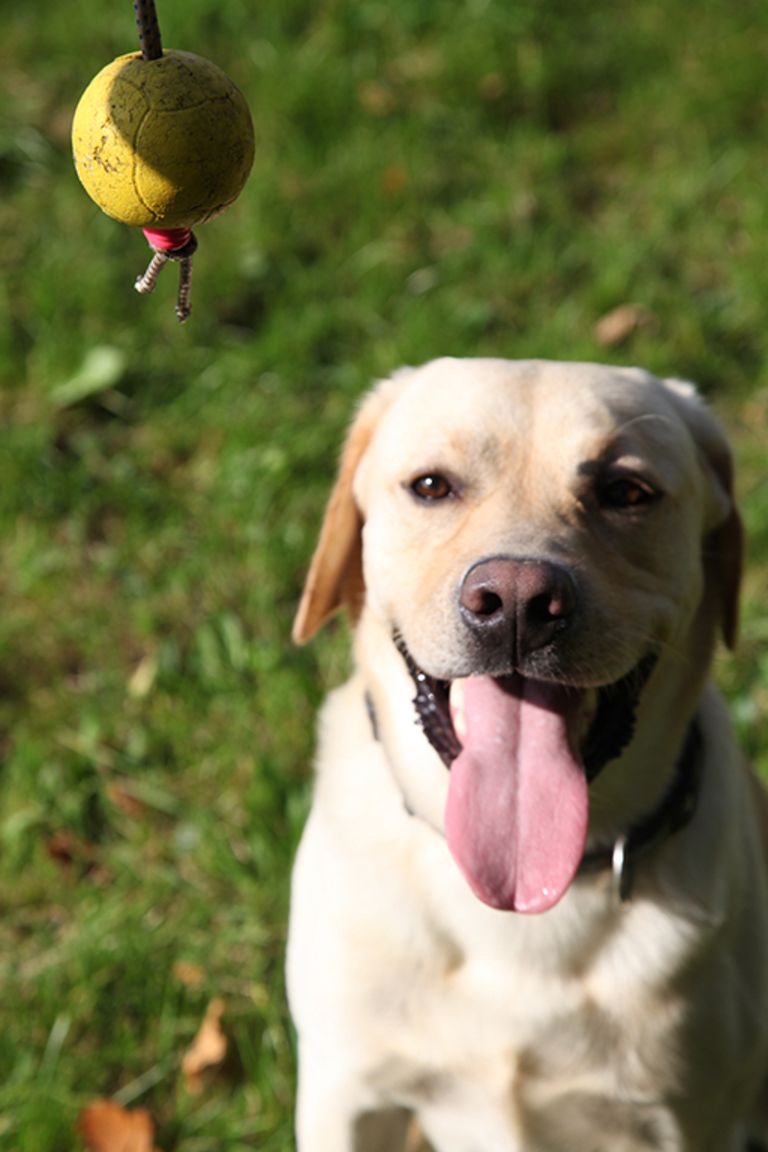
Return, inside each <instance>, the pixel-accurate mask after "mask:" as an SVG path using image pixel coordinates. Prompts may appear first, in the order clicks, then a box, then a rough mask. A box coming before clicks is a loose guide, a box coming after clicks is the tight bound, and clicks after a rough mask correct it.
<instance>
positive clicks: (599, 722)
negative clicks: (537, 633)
mask: <svg viewBox="0 0 768 1152" xmlns="http://www.w3.org/2000/svg"><path fill="white" fill-rule="evenodd" d="M393 639H394V642H395V645H396V647H397V649H398V651H399V652H400V655H401V656H402V657H403V660H404V661H405V664H406V667H407V668H408V671H409V672H410V674H411V679H412V680H413V682H414V685H415V687H416V695H415V696H414V698H413V706H414V708H415V710H416V716H417V719H418V722H419V724H420V725H421V727H422V729H423V731H424V735H425V736H426V737H427V739H428V740H429V742H430V744H431V745H432V747H433V748H434V749H435V751H436V752H437V753H438V755H439V756H440V758H441V760H442V761H443V763H444V764H445V765H446V767H447V768H450V766H451V764H452V763H453V761H454V760H455V759H456V757H457V756H458V755H459V753H460V752H461V742H460V741H459V739H458V737H457V735H456V731H455V729H454V727H453V721H452V720H451V713H450V708H449V705H448V697H449V693H450V688H451V682H450V681H449V680H440V679H438V678H437V677H434V676H430V675H429V673H428V672H425V671H424V670H423V669H422V668H420V667H419V666H418V664H417V663H416V661H415V660H414V658H413V656H412V655H411V653H410V651H409V649H408V646H407V644H406V643H405V641H404V639H403V637H402V635H401V634H400V633H399V632H398V631H395V633H394V635H393ZM657 659H658V656H657V653H655V652H649V653H648V654H647V655H646V656H644V657H642V659H641V660H640V661H639V662H638V663H637V664H636V665H635V666H634V668H632V669H631V670H630V671H629V672H628V673H627V674H626V675H624V676H622V677H621V678H620V679H618V680H616V681H614V682H613V683H610V684H605V685H600V686H598V687H597V708H596V710H595V715H594V718H593V720H592V723H591V724H590V727H589V731H588V732H587V734H586V737H585V738H584V741H583V742H582V746H581V749H580V754H581V760H582V763H583V765H584V772H585V774H586V777H587V779H588V780H589V781H590V782H591V781H592V780H594V778H595V777H596V776H597V775H598V773H599V772H600V771H601V769H602V768H604V767H605V765H606V764H608V763H609V762H610V761H611V760H616V759H617V758H618V757H619V756H620V755H621V753H622V752H623V751H624V749H625V748H626V747H627V745H628V744H629V743H630V742H631V740H632V737H633V735H634V730H635V721H636V711H637V705H638V702H639V700H640V695H641V693H642V691H643V688H644V687H645V685H646V684H647V682H648V680H649V678H650V676H651V673H652V672H653V669H654V668H655V666H656V662H657ZM574 687H575V686H574Z"/></svg>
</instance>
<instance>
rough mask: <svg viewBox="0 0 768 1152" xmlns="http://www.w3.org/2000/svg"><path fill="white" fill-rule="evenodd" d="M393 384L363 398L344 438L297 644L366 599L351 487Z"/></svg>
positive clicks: (296, 627)
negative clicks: (339, 612)
mask: <svg viewBox="0 0 768 1152" xmlns="http://www.w3.org/2000/svg"><path fill="white" fill-rule="evenodd" d="M398 375H399V374H398ZM395 380H397V376H395V377H393V378H392V380H387V381H384V382H383V383H381V384H379V385H378V387H377V388H375V389H374V390H373V391H372V392H370V393H368V395H367V396H366V398H365V400H364V401H363V404H362V406H361V408H360V410H359V412H358V414H357V416H356V418H355V420H354V421H353V423H352V425H351V427H350V429H349V432H348V434H347V439H346V442H345V444H344V448H343V450H342V454H341V461H340V464H339V471H338V475H337V477H336V483H335V484H334V487H333V491H332V492H331V496H330V499H329V501H328V505H327V507H326V510H325V516H324V518H323V523H322V527H321V529H320V539H319V540H318V542H317V547H316V548H315V552H314V555H313V557H312V560H311V562H310V566H309V572H308V573H307V578H306V581H305V583H304V591H303V592H302V595H301V600H300V602H299V607H298V611H297V612H296V619H295V620H294V623H293V633H292V635H293V639H294V642H295V643H296V644H305V643H306V642H307V641H308V640H311V639H312V637H313V636H314V634H315V632H317V631H318V629H319V628H321V627H322V625H323V624H324V623H325V622H326V620H327V619H328V618H329V617H330V616H332V615H333V613H334V612H336V611H337V609H339V608H341V607H346V608H347V609H348V611H349V613H350V615H351V617H352V619H353V620H356V619H357V618H358V616H359V615H360V612H361V610H362V606H363V598H364V595H365V583H364V580H363V548H362V527H363V519H362V516H361V514H360V510H359V508H358V506H357V504H356V502H355V497H354V492H353V484H354V479H355V475H356V473H357V469H358V466H359V464H360V461H361V460H362V458H363V456H364V455H365V450H366V448H367V447H368V445H369V443H370V441H371V437H372V436H373V433H374V432H375V430H376V427H377V425H378V423H379V420H380V419H381V416H382V414H383V412H384V410H385V409H386V408H387V407H389V404H390V402H391V399H392V393H393V390H394V389H393V387H392V385H393V383H394V381H395Z"/></svg>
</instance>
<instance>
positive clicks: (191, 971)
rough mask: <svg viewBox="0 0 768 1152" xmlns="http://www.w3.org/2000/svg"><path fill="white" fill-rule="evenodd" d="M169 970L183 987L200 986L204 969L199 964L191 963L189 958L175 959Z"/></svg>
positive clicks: (203, 978) (203, 976)
mask: <svg viewBox="0 0 768 1152" xmlns="http://www.w3.org/2000/svg"><path fill="white" fill-rule="evenodd" d="M171 971H172V973H173V975H174V977H175V978H176V979H177V980H178V981H179V983H180V984H183V985H184V987H185V988H202V986H203V981H204V980H205V971H204V970H203V969H202V968H201V967H200V965H199V964H192V963H191V962H190V961H189V960H176V961H175V963H174V965H173V968H172V969H171Z"/></svg>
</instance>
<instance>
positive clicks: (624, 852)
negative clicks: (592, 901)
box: [611, 836, 633, 904]
mask: <svg viewBox="0 0 768 1152" xmlns="http://www.w3.org/2000/svg"><path fill="white" fill-rule="evenodd" d="M611 871H612V873H613V887H614V891H615V892H616V895H617V896H618V898H619V903H621V904H626V903H627V902H628V901H629V900H630V899H631V897H632V880H633V868H632V861H631V859H630V855H629V843H628V837H627V836H619V838H618V839H617V840H616V842H615V844H614V845H613V853H612V855H611Z"/></svg>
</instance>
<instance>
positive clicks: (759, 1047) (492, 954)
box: [288, 360, 768, 1152]
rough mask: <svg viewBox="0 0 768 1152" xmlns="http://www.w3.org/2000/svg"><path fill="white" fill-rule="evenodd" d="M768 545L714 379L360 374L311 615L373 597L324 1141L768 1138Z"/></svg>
mask: <svg viewBox="0 0 768 1152" xmlns="http://www.w3.org/2000/svg"><path fill="white" fill-rule="evenodd" d="M740 554H741V533H740V526H739V520H738V516H737V513H736V511H735V509H734V506H733V501H732V490H731V464H730V456H729V452H728V448H727V445H726V443H725V440H724V438H723V434H722V433H721V431H720V429H719V427H718V425H717V424H716V422H715V421H714V419H713V418H712V416H711V415H710V414H709V413H708V411H707V410H706V408H705V406H704V405H703V403H702V402H701V401H700V399H699V398H698V396H697V394H696V392H695V390H694V389H693V388H692V387H691V386H690V385H688V384H684V383H680V382H678V381H662V380H658V379H656V378H654V377H652V376H650V375H648V374H647V373H645V372H641V371H638V370H627V369H618V368H607V367H599V366H596V365H591V364H556V363H549V362H541V361H528V362H509V361H502V360H439V361H435V362H433V363H430V364H427V365H426V366H424V367H421V368H418V369H413V370H412V369H406V370H403V371H400V372H398V373H397V374H396V375H395V376H394V377H393V378H392V379H390V380H387V381H385V382H383V383H381V384H379V386H378V387H376V388H375V389H374V390H373V392H371V393H370V395H369V396H368V397H367V398H366V399H365V401H364V403H363V405H362V407H361V409H360V412H359V414H358V416H357V419H356V420H355V422H354V424H353V426H352V429H351V431H350V434H349V438H348V440H347V444H346V447H345V449H344V453H343V458H342V462H341V470H340V475H339V478H338V482H337V484H336V487H335V489H334V492H333V494H332V496H331V500H330V505H329V507H328V511H327V514H326V518H325V522H324V524H323V527H322V532H321V536H320V542H319V545H318V548H317V551H316V553H315V556H314V559H313V561H312V565H311V569H310V572H309V576H308V579H307V584H306V588H305V591H304V595H303V599H302V601H301V605H300V608H299V612H298V617H297V620H296V625H295V636H296V639H297V640H298V641H300V642H303V641H306V640H308V639H309V638H310V637H311V636H312V634H313V633H314V632H315V630H316V629H317V628H319V627H320V625H321V624H322V623H323V622H324V621H325V620H326V619H327V618H328V617H329V616H330V615H331V613H333V612H334V611H335V610H336V609H337V608H339V607H341V606H346V607H347V608H348V610H349V612H350V614H351V618H352V620H353V622H354V661H355V670H354V672H353V674H352V677H351V679H350V680H349V681H348V682H347V683H346V684H345V685H344V686H343V687H341V688H339V689H338V690H336V691H335V692H334V693H333V694H332V695H331V697H330V699H329V700H328V702H327V703H326V706H325V708H324V710H323V713H322V717H321V723H320V748H319V754H318V772H317V783H316V790H315V797H314V803H313V807H312V811H311V815H310V818H309V821H308V824H307V827H306V831H305V833H304V837H303V840H302V844H301V848H300V850H299V854H298V859H297V862H296V866H295V872H294V880H293V901H292V913H291V925H290V941H289V955H288V976H289V993H290V1002H291V1008H292V1012H293V1015H294V1018H295V1021H296V1024H297V1027H298V1031H299V1043H300V1054H299V1058H300V1086H299V1102H298V1122H297V1123H298V1144H299V1148H300V1150H301V1152H353V1150H354V1152H378V1150H382V1152H383V1150H386V1152H402V1150H403V1149H406V1148H413V1147H416V1145H417V1142H418V1141H420V1140H422V1139H423V1140H424V1141H427V1142H428V1146H429V1147H432V1148H434V1149H437V1150H438V1152H651V1150H654V1152H655V1150H663V1152H746V1150H747V1149H750V1150H756V1149H759V1148H760V1147H761V1144H760V1140H761V1139H762V1140H765V1139H766V1134H765V1133H766V1129H765V1127H764V1107H765V1103H766V1097H767V1093H766V1085H767V1084H768V891H767V883H766V881H767V878H768V869H767V868H766V827H767V825H766V817H765V814H764V813H765V806H764V802H763V796H762V793H761V791H760V790H759V788H758V786H757V784H756V783H755V781H754V779H753V777H752V776H751V775H750V773H749V772H748V770H747V769H746V768H745V766H744V765H743V763H742V761H741V759H740V756H739V754H738V752H737V750H736V748H735V746H734V742H733V739H732V736H731V732H730V730H729V726H728V721H727V718H726V714H725V711H724V707H723V704H722V702H721V700H720V698H719V697H718V695H717V692H716V691H715V690H714V688H713V687H712V686H711V685H710V684H708V683H707V679H708V668H709V664H710V659H711V656H712V651H713V647H714V645H715V642H716V638H717V635H718V633H720V634H721V635H722V636H723V637H724V639H725V642H726V643H727V644H729V645H730V644H732V642H733V638H734V632H735V628H736V615H737V595H738V584H739V569H740ZM409 1118H411V1119H409ZM416 1126H418V1132H419V1133H421V1135H417V1133H416ZM418 1146H419V1147H421V1146H422V1145H421V1144H420V1143H419V1144H418Z"/></svg>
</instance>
